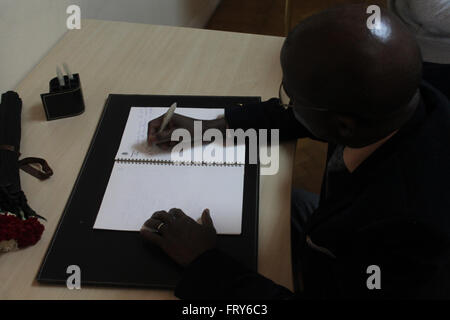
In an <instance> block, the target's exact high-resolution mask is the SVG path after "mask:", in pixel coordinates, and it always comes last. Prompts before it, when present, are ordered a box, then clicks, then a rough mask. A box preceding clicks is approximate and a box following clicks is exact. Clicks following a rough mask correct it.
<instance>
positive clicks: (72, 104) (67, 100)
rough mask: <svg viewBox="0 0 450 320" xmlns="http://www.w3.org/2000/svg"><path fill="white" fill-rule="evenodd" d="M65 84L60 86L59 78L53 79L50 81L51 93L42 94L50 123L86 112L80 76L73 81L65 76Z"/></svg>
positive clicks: (76, 75) (75, 75)
mask: <svg viewBox="0 0 450 320" xmlns="http://www.w3.org/2000/svg"><path fill="white" fill-rule="evenodd" d="M64 83H65V85H64V86H60V84H59V81H58V78H57V77H56V78H53V79H52V80H50V92H49V93H43V94H41V99H42V104H43V105H44V111H45V116H46V117H47V120H48V121H50V120H56V119H61V118H68V117H74V116H77V115H80V114H82V113H83V112H84V99H83V91H82V90H81V82H80V76H79V75H78V74H77V73H76V74H74V75H73V79H72V80H70V79H69V77H68V76H64Z"/></svg>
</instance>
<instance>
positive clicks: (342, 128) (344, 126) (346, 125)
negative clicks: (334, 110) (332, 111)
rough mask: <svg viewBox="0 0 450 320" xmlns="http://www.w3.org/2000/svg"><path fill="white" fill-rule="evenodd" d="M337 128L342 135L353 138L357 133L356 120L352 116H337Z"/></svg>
mask: <svg viewBox="0 0 450 320" xmlns="http://www.w3.org/2000/svg"><path fill="white" fill-rule="evenodd" d="M336 122H337V130H338V133H339V135H340V136H341V137H343V138H351V137H353V135H354V134H355V130H356V121H355V119H353V118H352V117H349V116H343V115H338V116H337V117H336Z"/></svg>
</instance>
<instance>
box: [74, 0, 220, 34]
mask: <svg viewBox="0 0 450 320" xmlns="http://www.w3.org/2000/svg"><path fill="white" fill-rule="evenodd" d="M219 2H220V0H73V1H72V3H73V4H78V5H79V6H80V7H81V12H82V16H83V17H84V18H88V19H100V20H114V21H128V22H139V23H151V24H164V25H173V26H183V27H196V28H202V27H203V26H204V25H205V24H206V23H207V22H208V20H209V18H210V16H211V15H212V13H213V12H214V10H215V9H216V7H217V5H218V4H219Z"/></svg>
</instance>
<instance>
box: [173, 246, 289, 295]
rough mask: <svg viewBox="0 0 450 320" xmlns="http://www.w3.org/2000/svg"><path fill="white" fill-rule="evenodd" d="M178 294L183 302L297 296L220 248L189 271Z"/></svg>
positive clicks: (176, 292) (193, 264) (206, 253)
mask: <svg viewBox="0 0 450 320" xmlns="http://www.w3.org/2000/svg"><path fill="white" fill-rule="evenodd" d="M175 295H176V296H177V297H178V298H180V299H208V300H210V299H213V300H221V299H230V298H231V299H259V300H260V299H292V298H294V297H295V296H294V294H293V293H292V292H291V291H289V290H288V289H286V288H285V287H282V286H280V285H277V284H275V283H274V282H273V281H271V280H269V279H267V278H265V277H263V276H261V275H260V274H258V273H256V272H254V271H251V270H249V269H247V268H245V267H243V266H242V265H241V264H239V263H238V262H237V261H235V260H234V259H232V258H231V257H229V256H227V255H225V254H224V253H222V252H220V251H219V250H217V249H213V250H210V251H207V252H205V253H204V254H203V255H201V256H200V257H198V258H197V259H196V260H195V261H194V262H193V263H192V264H191V265H190V266H189V267H188V268H187V269H185V271H184V274H183V277H182V279H181V281H180V282H179V283H178V285H177V287H176V290H175Z"/></svg>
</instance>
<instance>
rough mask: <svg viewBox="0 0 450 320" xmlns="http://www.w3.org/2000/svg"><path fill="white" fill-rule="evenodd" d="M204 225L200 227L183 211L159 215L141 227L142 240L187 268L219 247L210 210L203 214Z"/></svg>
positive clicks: (172, 211)
mask: <svg viewBox="0 0 450 320" xmlns="http://www.w3.org/2000/svg"><path fill="white" fill-rule="evenodd" d="M201 221H202V224H199V223H197V222H196V221H194V220H193V219H192V218H190V217H188V216H187V215H186V214H185V213H184V212H183V211H181V210H180V209H170V210H169V212H166V211H157V212H155V213H154V214H153V215H152V217H151V218H150V219H149V220H147V221H146V222H145V223H144V225H143V226H142V229H141V236H142V238H143V239H144V240H146V241H149V242H151V243H153V244H156V245H157V246H159V247H160V248H161V249H162V250H163V251H164V252H165V253H166V254H167V255H168V256H169V257H170V258H172V259H173V260H174V261H175V262H177V263H178V264H180V265H182V266H187V265H189V264H190V263H191V262H192V261H194V260H195V259H196V258H197V257H198V256H200V255H201V254H202V253H204V252H206V251H208V250H209V249H212V248H214V247H215V245H216V239H217V235H216V229H215V228H214V224H213V222H212V219H211V216H210V215H209V210H208V209H205V210H204V211H203V214H202V217H201Z"/></svg>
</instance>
